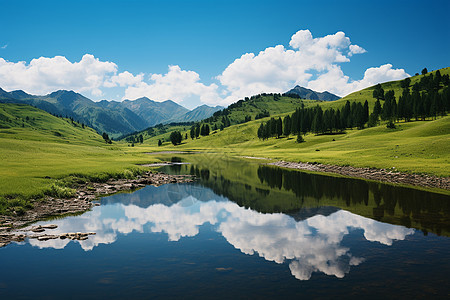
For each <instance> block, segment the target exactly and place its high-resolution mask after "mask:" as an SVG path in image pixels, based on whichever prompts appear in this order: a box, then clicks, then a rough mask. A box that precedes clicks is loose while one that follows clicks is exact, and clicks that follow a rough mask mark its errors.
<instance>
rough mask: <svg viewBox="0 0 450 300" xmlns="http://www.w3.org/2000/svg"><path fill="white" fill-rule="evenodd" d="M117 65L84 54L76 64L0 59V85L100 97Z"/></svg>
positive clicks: (62, 59)
mask: <svg viewBox="0 0 450 300" xmlns="http://www.w3.org/2000/svg"><path fill="white" fill-rule="evenodd" d="M116 71H117V65H116V64H115V63H112V62H108V61H105V62H104V61H100V60H99V59H97V58H95V57H94V56H93V55H90V54H85V55H83V57H82V58H81V60H80V61H79V62H74V63H72V62H70V61H69V60H67V59H66V58H65V57H64V56H55V57H52V58H48V57H40V58H36V59H33V60H31V61H30V63H29V64H27V63H26V62H24V61H20V62H17V63H14V62H9V61H6V60H5V59H3V58H0V86H1V87H2V88H4V89H6V90H16V89H22V90H25V91H26V92H28V93H32V94H47V93H50V92H53V91H55V90H58V89H72V90H75V91H78V92H90V93H91V94H92V95H95V96H100V95H102V91H101V89H100V88H101V87H102V86H103V83H104V81H105V78H106V77H107V76H108V74H110V73H115V72H116Z"/></svg>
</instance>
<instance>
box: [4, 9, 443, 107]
mask: <svg viewBox="0 0 450 300" xmlns="http://www.w3.org/2000/svg"><path fill="white" fill-rule="evenodd" d="M0 7H1V8H2V9H1V10H2V17H1V18H0V87H1V88H3V89H4V90H6V91H12V90H18V89H21V90H24V91H26V92H28V93H31V94H35V95H45V94H48V93H50V92H53V91H56V90H59V89H66V90H74V91H76V92H79V93H81V94H83V95H84V96H86V97H88V98H90V99H92V100H94V101H100V100H102V99H107V100H115V101H122V100H124V99H130V100H134V99H137V98H140V97H144V96H145V97H148V98H150V99H152V100H155V101H165V100H173V101H175V102H177V103H179V104H181V105H183V106H185V107H187V108H189V109H192V108H195V107H197V106H199V105H202V104H207V105H210V106H215V105H222V106H226V105H228V104H231V103H233V102H235V101H237V100H239V99H242V98H244V97H247V96H252V95H255V94H259V93H263V92H265V93H272V92H273V93H283V92H286V91H287V90H289V89H291V88H293V87H294V86H295V85H301V86H304V87H307V88H311V89H313V90H316V91H319V92H321V91H325V90H327V91H329V92H332V93H334V94H337V95H339V96H345V95H347V94H349V93H351V92H353V91H357V90H360V89H362V88H365V87H368V86H371V85H374V84H377V83H379V82H385V81H390V80H398V79H402V78H405V77H407V76H411V75H414V74H415V73H417V72H420V71H421V70H422V69H423V68H424V67H427V68H428V70H435V69H440V68H444V67H448V66H450V51H448V49H450V23H449V22H448V13H449V12H450V1H447V0H444V1H415V0H412V1H396V0H390V1H361V0H360V1H320V0H317V1H298V0H297V1H285V0H277V1H265V0H259V1H244V0H240V1H234V0H228V1H220V0H218V1H200V0H198V1H188V0H185V1H171V0H167V1H162V0H160V1H133V0H131V1H130V0H129V1H114V0H108V1H93V0H91V1H85V0H78V1H21V0H16V1H6V0H0Z"/></svg>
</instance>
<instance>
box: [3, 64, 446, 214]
mask: <svg viewBox="0 0 450 300" xmlns="http://www.w3.org/2000/svg"><path fill="white" fill-rule="evenodd" d="M441 73H442V74H448V73H450V68H446V69H442V70H441ZM416 80H420V76H416V77H413V79H412V81H413V82H414V81H416ZM385 85H386V86H385ZM383 86H384V87H385V90H387V88H386V87H387V86H391V87H392V88H393V89H394V90H395V91H396V92H397V90H399V89H400V87H399V83H398V82H392V83H386V84H383ZM371 96H372V90H371V88H368V89H365V90H362V91H360V92H356V93H353V94H351V95H349V96H347V97H344V98H343V99H341V100H338V101H334V102H321V101H311V100H308V101H305V100H303V101H304V103H305V105H306V106H313V105H317V104H319V105H321V106H323V107H324V108H327V107H341V106H342V105H343V104H345V101H347V100H350V101H365V100H366V99H367V100H370V103H371V104H373V102H374V101H375V100H374V99H373V98H372V97H371ZM267 97H272V96H267ZM263 100H264V99H262V100H261V101H262V102H261V103H260V105H262V106H263V105H266V106H267V109H269V110H271V112H272V113H271V116H276V117H278V116H281V117H284V116H285V115H287V114H288V113H291V112H292V111H293V109H295V107H297V106H298V104H299V103H294V102H295V101H297V100H295V99H292V98H289V97H281V99H280V100H278V101H273V97H272V101H266V100H268V99H265V100H264V101H263ZM266 102H267V103H266ZM247 104H248V105H250V104H249V103H247ZM247 104H245V103H244V105H247ZM253 113H255V114H256V109H255V111H253ZM276 113H278V115H277V114H276ZM233 114H234V115H233ZM246 114H247V110H239V109H237V110H235V111H233V112H232V113H231V117H232V118H237V119H238V118H240V117H242V118H243V117H244V116H245V115H246ZM231 117H230V118H231ZM268 119H269V118H265V119H260V120H254V121H250V122H247V123H243V124H237V125H233V126H230V127H227V128H225V129H224V130H223V131H220V130H217V131H212V133H211V134H210V136H207V137H201V138H199V139H194V140H191V139H190V138H188V139H186V140H184V141H183V143H182V144H181V145H179V146H173V145H172V144H171V143H169V142H167V141H168V136H169V134H170V132H171V130H167V131H166V132H165V133H163V134H161V135H157V136H153V137H151V138H147V139H145V141H144V143H143V144H136V145H135V147H130V144H129V143H127V142H114V143H113V144H112V145H109V144H106V143H105V142H104V140H103V139H102V137H101V136H100V135H98V134H97V133H96V132H95V131H94V130H92V129H90V128H88V127H85V128H83V127H82V126H81V125H80V124H78V123H76V122H72V121H71V120H69V119H62V118H57V117H54V116H52V115H50V114H48V113H46V112H44V111H42V110H39V109H36V108H33V107H31V106H27V105H17V104H0V160H1V166H0V213H5V212H6V209H7V207H8V205H9V204H8V201H9V200H8V201H7V200H6V199H7V198H8V199H9V198H16V199H17V198H23V199H30V198H31V197H38V198H39V197H40V196H42V194H43V193H44V192H45V191H47V190H49V188H50V187H52V186H54V185H55V182H56V183H57V184H59V185H60V186H61V187H62V188H64V187H65V185H70V180H68V179H67V178H70V176H71V175H76V176H77V177H83V176H84V177H87V178H91V179H93V180H104V179H106V178H108V177H111V176H129V175H130V174H135V173H136V172H137V171H139V170H143V169H144V168H142V167H139V164H144V163H151V162H156V161H159V160H158V158H157V157H155V156H151V155H147V154H145V153H146V152H155V151H167V150H193V151H201V152H216V153H223V154H225V155H230V156H256V157H267V158H272V159H278V160H286V161H294V162H297V161H301V162H319V163H325V164H335V165H351V166H356V167H375V168H392V167H394V168H395V169H396V170H398V171H402V172H409V173H426V174H432V175H437V176H444V177H448V176H450V164H449V162H450V117H449V116H447V117H441V118H438V119H437V120H427V121H415V122H409V123H404V122H400V123H397V128H396V129H388V128H386V126H385V125H383V124H382V125H380V126H377V127H373V128H368V129H363V130H356V129H353V130H347V132H346V133H345V134H336V135H317V136H316V135H314V134H308V135H306V136H305V141H306V142H304V143H300V144H298V143H296V139H295V137H293V136H291V137H289V138H286V137H282V138H280V139H275V138H270V139H269V140H266V141H261V140H259V139H258V138H257V129H258V127H259V125H260V124H261V122H264V121H267V120H268ZM172 129H177V130H181V131H182V134H183V138H184V136H185V134H186V133H187V134H188V136H189V129H190V128H189V126H179V127H176V128H172ZM159 139H164V140H165V142H164V144H163V145H162V146H161V147H158V146H157V142H158V140H159ZM64 178H65V179H64ZM443 192H444V193H447V191H443ZM18 205H19V206H20V205H22V204H18Z"/></svg>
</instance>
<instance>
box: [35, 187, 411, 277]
mask: <svg viewBox="0 0 450 300" xmlns="http://www.w3.org/2000/svg"><path fill="white" fill-rule="evenodd" d="M206 195H207V196H206ZM126 198H130V199H128V200H129V201H127V199H126ZM149 199H150V200H149ZM151 199H153V200H151ZM104 203H105V204H104V205H101V206H99V207H95V208H94V209H93V210H92V211H90V212H88V213H85V214H83V215H81V216H76V217H69V218H65V219H61V220H55V221H51V222H41V224H46V223H54V224H57V225H58V228H57V229H55V230H53V231H52V233H63V232H73V231H80V232H88V231H94V232H96V233H97V234H96V235H95V236H90V237H89V239H88V240H84V241H69V240H59V239H57V240H49V241H38V240H35V239H30V240H29V243H30V244H31V245H33V246H36V247H39V248H56V249H62V248H64V247H66V246H67V244H68V243H70V242H75V243H79V244H80V246H81V247H82V249H84V250H85V251H89V250H92V249H94V248H95V247H96V246H98V245H100V244H110V243H113V242H115V241H116V240H117V239H119V238H120V237H121V236H123V235H128V234H130V233H133V232H137V233H164V234H167V239H168V240H169V241H173V242H176V241H179V240H180V239H182V238H186V237H194V236H197V235H199V234H202V230H207V229H206V228H208V227H205V226H203V225H208V224H211V225H213V226H212V227H213V228H214V231H216V232H217V233H218V234H220V235H222V236H223V237H224V238H225V239H226V240H227V241H228V243H230V244H231V245H233V246H234V247H235V248H236V249H238V250H240V251H241V252H242V253H244V254H248V255H254V254H258V255H259V256H260V257H263V258H264V259H266V260H267V261H273V262H276V263H278V264H283V263H286V264H288V265H289V269H290V271H291V273H292V275H293V276H295V278H297V279H300V280H308V279H309V278H310V277H311V275H312V273H314V272H322V273H324V274H327V275H333V276H336V277H339V278H342V277H344V276H345V274H346V273H348V272H349V270H350V267H351V266H356V265H359V264H360V263H362V262H363V260H364V258H362V257H356V256H354V255H353V254H352V253H351V249H350V248H348V247H345V246H343V245H342V241H343V239H344V238H345V237H346V236H348V235H351V234H360V233H361V232H362V233H363V236H364V237H365V239H366V240H367V241H370V242H378V243H381V244H384V245H392V243H393V242H394V241H395V240H403V239H405V237H406V236H407V235H410V234H413V232H414V230H413V229H408V228H405V227H402V226H396V225H390V224H385V223H381V222H378V221H376V220H372V219H368V218H364V217H361V216H358V215H355V214H352V213H350V212H348V211H344V210H338V211H336V210H334V211H333V210H331V211H330V210H328V213H329V214H328V215H320V214H315V215H313V216H311V217H309V218H306V219H304V220H300V221H297V220H296V219H294V218H293V217H292V216H289V215H286V214H283V213H267V214H265V213H261V212H257V211H255V210H252V209H248V208H244V207H241V206H239V205H238V204H236V203H234V202H231V201H229V200H227V199H226V198H223V197H221V196H218V195H216V194H214V193H213V192H212V190H210V189H208V188H204V187H200V186H197V185H195V184H177V185H164V186H160V187H147V188H145V189H142V190H140V191H139V192H137V193H133V194H121V195H115V196H111V197H108V198H105V202H104ZM300 215H301V214H300ZM361 242H364V241H361Z"/></svg>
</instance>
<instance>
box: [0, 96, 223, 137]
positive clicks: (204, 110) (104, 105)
mask: <svg viewBox="0 0 450 300" xmlns="http://www.w3.org/2000/svg"><path fill="white" fill-rule="evenodd" d="M0 102H4V103H22V104H29V105H32V106H34V107H37V108H40V109H42V110H45V111H47V112H49V113H51V114H54V115H60V116H67V117H71V118H73V119H75V120H77V121H79V122H82V123H84V124H86V125H88V126H90V127H92V128H94V129H95V130H97V131H98V132H99V133H103V132H107V133H108V134H109V136H111V137H113V138H115V137H118V136H121V135H124V134H128V133H131V132H136V131H140V130H142V129H144V128H148V127H150V126H154V125H157V124H160V123H169V122H179V121H181V122H183V121H185V120H189V121H191V120H199V118H200V119H203V118H207V117H210V116H211V115H212V114H213V113H214V112H215V111H217V110H220V109H221V107H216V108H213V107H209V106H206V105H202V106H201V107H200V108H197V109H194V110H193V111H190V110H188V109H186V108H184V107H183V106H181V105H179V104H177V103H175V102H173V101H171V100H167V101H164V102H156V101H152V100H150V99H148V98H146V97H143V98H139V99H136V100H125V101H123V102H117V101H107V100H102V101H100V102H94V101H92V100H91V99H89V98H87V97H85V96H83V95H81V94H79V93H76V92H73V91H66V90H59V91H56V92H53V93H50V94H48V95H45V96H35V95H30V94H28V93H26V92H24V91H21V90H17V91H12V92H6V91H4V90H3V89H1V88H0Z"/></svg>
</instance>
